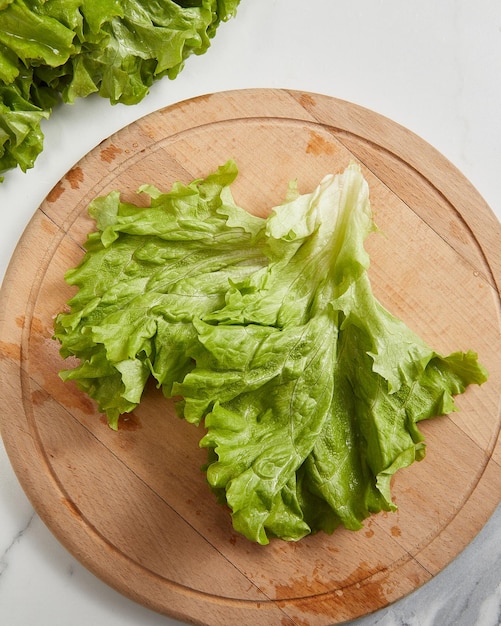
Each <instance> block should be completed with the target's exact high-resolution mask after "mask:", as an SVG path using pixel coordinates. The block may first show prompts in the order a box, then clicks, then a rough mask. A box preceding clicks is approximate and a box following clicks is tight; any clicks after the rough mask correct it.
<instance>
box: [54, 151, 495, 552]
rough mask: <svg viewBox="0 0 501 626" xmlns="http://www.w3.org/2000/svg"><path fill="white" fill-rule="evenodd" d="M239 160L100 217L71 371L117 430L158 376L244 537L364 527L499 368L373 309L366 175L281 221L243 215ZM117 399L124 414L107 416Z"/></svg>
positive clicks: (74, 332)
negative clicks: (449, 416) (434, 344)
mask: <svg viewBox="0 0 501 626" xmlns="http://www.w3.org/2000/svg"><path fill="white" fill-rule="evenodd" d="M236 174H237V170H236V166H235V164H234V163H233V162H231V161H230V162H228V163H227V164H226V165H225V166H222V167H221V168H219V170H218V171H217V172H216V173H215V174H212V175H210V176H209V177H208V178H207V179H205V180H204V181H195V182H194V183H192V184H191V185H188V186H186V187H185V186H183V185H180V184H176V185H174V187H173V189H172V191H171V192H169V193H167V194H163V193H161V192H160V191H159V190H157V189H156V188H154V187H150V186H145V187H143V188H142V190H143V191H145V192H147V193H148V194H149V195H150V197H151V198H152V201H151V206H150V207H149V208H146V209H138V208H137V207H135V206H134V205H130V204H124V203H121V202H120V200H119V197H118V194H116V193H112V194H110V195H109V196H107V197H106V198H104V199H100V200H98V201H96V202H95V203H94V204H93V205H92V207H91V214H92V215H94V216H95V217H96V220H97V225H98V231H97V232H96V233H93V234H91V235H90V237H89V242H88V244H87V247H88V252H87V255H86V257H85V258H84V260H83V262H82V264H81V265H80V266H79V267H78V268H76V269H75V270H72V271H70V272H69V273H68V276H67V280H68V281H69V282H70V283H71V284H75V285H77V286H78V287H79V292H78V293H77V295H76V296H75V297H74V298H73V300H72V301H71V302H70V307H71V310H70V311H69V312H67V313H62V314H60V315H59V316H58V318H57V320H56V332H55V336H56V338H57V339H58V340H59V341H60V342H61V350H62V353H63V355H65V356H67V355H70V354H71V355H74V356H77V357H78V358H80V359H81V364H80V366H79V367H77V368H76V369H74V370H69V371H66V372H63V373H62V376H63V378H65V379H69V378H72V379H74V380H76V381H77V383H78V384H79V385H80V386H81V388H82V389H84V390H85V391H87V393H89V394H90V395H91V396H92V397H94V398H96V399H97V400H98V402H99V403H100V407H101V410H104V411H106V412H107V414H108V419H109V421H110V424H111V425H112V426H113V427H115V428H116V426H117V421H118V417H119V413H120V411H122V410H124V409H125V410H129V408H130V407H133V406H135V405H136V404H137V403H138V402H139V401H140V397H141V393H142V391H143V389H144V384H145V382H146V379H147V378H148V376H149V375H153V376H154V378H155V379H156V380H157V382H158V384H159V385H160V386H161V387H162V389H163V391H164V393H165V395H167V396H181V397H182V400H181V401H179V402H178V403H177V409H178V413H179V415H180V416H181V417H183V418H184V419H186V420H187V421H189V422H192V423H194V424H200V423H203V424H204V426H205V428H206V433H205V435H204V436H203V438H202V439H201V442H200V445H201V446H203V447H206V448H207V450H208V463H207V466H206V472H207V479H208V482H209V484H210V486H211V487H212V489H213V490H214V492H215V493H216V494H217V496H218V499H219V501H220V502H222V503H225V504H226V505H228V506H229V508H230V509H231V514H232V520H233V525H234V528H235V529H236V530H238V531H239V532H241V533H243V534H244V535H245V536H246V537H248V538H249V539H251V540H252V541H256V542H258V543H261V544H266V543H268V542H269V539H270V537H280V538H282V539H286V540H298V539H300V538H301V537H303V536H305V535H307V534H310V533H314V532H318V531H320V530H322V531H325V532H328V533H330V532H332V531H333V530H334V529H335V528H336V527H337V526H339V525H340V524H342V525H344V526H345V527H346V528H348V529H351V530H357V529H359V528H361V527H362V522H363V520H364V519H365V518H366V517H367V516H368V515H370V514H371V513H375V512H378V511H381V510H393V509H394V508H395V505H394V503H393V502H392V498H391V490H390V483H391V478H392V476H393V475H394V474H395V472H396V471H398V470H399V469H401V468H404V467H407V466H409V465H411V464H412V463H413V462H414V461H416V460H417V461H419V460H421V459H422V458H423V457H424V455H425V442H424V440H423V436H422V434H421V432H420V431H419V429H418V423H419V422H420V421H421V420H424V419H429V418H432V417H434V416H437V415H442V414H445V413H449V412H451V411H454V410H455V405H454V395H456V394H459V393H462V392H463V391H464V390H465V389H466V387H467V386H468V385H469V384H472V383H476V384H481V383H483V382H484V381H485V380H486V379H487V372H486V371H485V369H484V368H483V367H482V366H481V365H480V364H479V363H478V359H477V355H476V354H475V353H473V352H467V353H454V354H451V355H449V356H442V355H440V354H437V353H436V352H435V351H434V350H433V349H432V348H431V347H429V346H428V345H427V344H426V343H425V342H424V341H423V340H422V339H420V338H419V337H418V336H417V335H416V334H415V333H413V332H412V331H411V330H410V329H409V328H408V327H407V326H406V325H405V324H404V323H403V322H402V321H400V320H398V319H397V318H395V317H394V316H392V315H391V314H390V313H389V312H388V311H387V310H386V309H384V308H383V307H382V306H381V304H380V303H379V302H378V301H377V300H376V298H375V297H374V295H373V293H372V290H371V285H370V281H369V276H368V268H369V257H368V255H367V252H366V250H365V248H364V240H365V238H366V237H367V236H368V235H369V233H371V232H373V231H374V230H375V226H374V223H373V220H372V215H371V209H370V202H369V190H368V186H367V182H366V181H365V180H364V178H363V176H362V174H361V171H360V168H359V167H358V166H356V165H351V166H349V167H348V168H347V169H346V170H345V171H344V172H343V173H342V174H339V175H336V176H327V177H325V178H324V180H322V181H321V183H320V184H319V186H318V187H317V188H316V189H315V190H314V191H313V192H312V193H310V194H304V195H298V194H297V193H294V189H293V188H292V187H291V189H290V190H289V194H288V198H287V200H286V202H284V203H283V204H282V205H280V206H278V207H274V208H273V209H272V211H271V213H270V216H269V217H268V218H267V219H261V218H256V217H252V216H251V215H249V214H248V213H246V212H245V211H244V210H243V209H241V208H239V207H238V206H236V205H235V204H234V202H233V200H232V198H231V193H230V189H229V186H230V185H231V183H232V182H233V180H234V178H235V176H236ZM110 404H111V406H110Z"/></svg>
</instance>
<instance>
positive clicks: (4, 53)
mask: <svg viewBox="0 0 501 626" xmlns="http://www.w3.org/2000/svg"><path fill="white" fill-rule="evenodd" d="M238 4H239V0H227V1H222V0H197V1H193V2H175V1H174V0H165V1H164V2H157V1H155V0H124V1H121V2H119V1H118V0H12V1H11V2H4V3H2V4H0V173H2V172H5V171H6V170H9V169H12V168H14V167H16V166H18V165H19V166H20V167H21V169H22V170H23V171H25V170H26V169H27V168H29V167H32V166H33V164H34V161H35V159H36V157H37V156H38V154H39V153H40V152H41V150H42V149H43V133H42V130H41V120H42V119H46V118H48V117H49V116H50V115H51V113H52V110H53V106H54V104H55V103H56V102H57V101H58V100H63V101H64V102H67V103H72V102H75V100H76V99H77V98H83V97H86V96H88V95H89V94H91V93H98V94H99V95H100V96H102V97H103V98H107V99H108V100H109V101H110V102H111V103H112V104H116V103H122V104H127V105H133V104H137V103H138V102H140V101H141V100H142V99H143V98H144V97H145V96H146V95H147V94H148V92H149V89H150V87H151V85H152V84H153V83H154V82H155V81H157V80H159V79H161V78H162V77H164V76H168V77H169V78H171V79H174V78H175V77H176V76H177V75H178V74H179V72H180V71H181V70H182V69H183V67H184V63H185V61H186V59H187V58H188V57H189V56H191V55H194V54H196V55H200V54H204V53H205V52H206V51H207V50H208V48H209V46H210V42H211V39H212V38H213V37H214V36H215V34H216V30H217V28H218V26H219V24H220V23H221V22H223V21H226V20H228V19H229V18H231V17H233V16H234V15H235V14H236V10H237V6H238ZM20 91H22V93H23V99H22V101H20V100H19V97H17V96H18V94H19V92H20ZM0 180H1V179H0Z"/></svg>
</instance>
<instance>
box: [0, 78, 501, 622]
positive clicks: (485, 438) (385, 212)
mask: <svg viewBox="0 0 501 626" xmlns="http://www.w3.org/2000/svg"><path fill="white" fill-rule="evenodd" d="M230 157H232V158H234V159H236V161H237V163H238V165H239V170H240V176H239V178H238V179H237V181H236V183H235V185H234V187H233V191H234V196H235V199H236V200H237V202H239V203H240V204H241V205H242V206H244V207H246V208H247V209H248V210H250V211H252V212H254V213H256V214H259V215H264V214H266V212H267V211H268V210H269V208H270V207H271V206H273V205H275V204H278V203H280V202H282V201H283V199H284V195H285V192H286V189H287V184H288V182H289V180H291V179H297V180H298V183H299V188H300V191H301V192H306V191H310V190H311V189H312V188H313V187H314V186H316V184H317V183H318V182H319V181H320V179H321V178H322V177H323V176H324V175H325V174H327V173H330V172H333V173H335V172H337V171H340V170H342V169H344V167H345V166H346V165H348V163H349V162H350V161H352V160H355V161H357V162H359V163H360V164H361V166H362V168H363V172H364V175H365V176H366V178H367V180H368V182H369V186H370V190H371V202H372V206H373V211H374V215H375V220H376V222H377V224H378V227H379V229H380V231H381V232H380V233H378V234H374V235H371V237H370V238H369V240H368V242H367V248H368V250H369V252H370V255H371V268H370V276H371V280H372V283H373V288H374V291H375V293H376V295H377V297H378V298H379V299H380V300H381V302H382V303H383V304H384V305H385V306H386V307H387V308H389V309H390V311H391V312H392V313H394V314H395V315H397V316H399V317H401V318H402V319H403V320H404V321H405V322H406V323H407V324H408V325H409V326H410V327H411V328H412V329H413V330H415V331H416V332H418V333H419V334H420V335H421V336H422V337H423V338H424V339H425V340H426V341H428V342H429V343H430V344H431V345H432V346H433V347H434V348H435V349H436V350H437V351H440V352H443V353H448V352H451V351H454V350H467V349H469V348H471V349H474V350H476V351H477V352H478V353H479V357H480V360H481V362H482V363H483V364H484V365H485V366H486V367H487V369H488V370H489V373H490V378H489V381H488V382H487V383H486V384H485V385H483V386H482V387H481V388H478V387H472V388H469V389H468V391H467V393H466V394H464V395H463V396H461V397H460V398H459V399H458V406H459V411H458V412H456V413H454V414H452V415H450V416H448V417H441V418H437V419H436V420H433V421H431V422H429V423H426V424H423V425H422V430H423V432H424V434H425V437H426V441H427V456H426V458H425V460H424V461H422V462H421V463H417V464H414V465H413V466H412V467H411V468H408V469H407V470H403V471H401V472H400V473H398V474H397V476H396V477H395V478H394V482H393V493H394V495H395V501H396V503H397V505H398V507H399V508H398V511H397V512H396V513H388V514H386V513H385V514H379V515H377V516H373V517H372V518H370V519H369V520H367V522H366V524H365V527H364V528H363V529H362V530H361V531H359V532H357V533H353V532H349V531H345V530H339V531H336V532H335V534H334V535H333V536H330V537H329V536H325V535H317V536H314V537H308V538H306V539H304V540H302V541H300V542H298V543H286V542H281V541H272V542H271V544H270V545H269V546H256V545H253V544H251V543H250V542H248V541H247V540H246V539H244V538H243V537H241V536H239V535H236V534H235V533H234V532H233V530H232V528H231V523H230V519H229V515H228V512H227V511H226V510H225V509H224V508H222V507H220V506H219V505H217V504H216V502H215V500H214V498H213V496H212V494H211V493H210V492H209V489H208V487H207V485H206V483H205V479H204V475H203V473H202V472H201V471H200V466H201V465H202V463H203V462H204V460H205V455H204V452H203V451H202V450H200V449H199V448H198V441H199V439H200V437H201V434H202V433H201V428H198V429H197V428H196V427H194V426H192V425H189V424H186V423H184V422H182V421H180V420H179V419H178V418H177V417H176V416H175V414H174V411H173V407H172V405H171V403H170V402H169V401H167V400H166V399H165V398H163V397H162V396H161V394H160V393H159V392H158V391H157V390H156V389H155V388H154V387H153V386H151V388H150V387H149V388H148V389H147V391H146V394H145V397H144V400H143V402H142V403H141V405H140V407H139V408H138V409H137V410H136V411H135V412H134V413H133V414H131V415H130V416H127V417H124V418H122V419H121V422H120V429H119V431H118V432H113V431H111V430H110V429H109V428H108V427H107V425H106V421H105V419H104V418H103V417H102V416H100V415H99V414H98V413H97V411H96V408H95V406H94V404H93V402H91V401H90V400H89V399H88V398H86V397H85V396H83V395H82V394H81V393H80V392H78V390H77V389H76V388H75V387H74V386H73V385H72V384H68V383H66V384H64V383H62V382H61V380H60V379H59V377H58V371H59V370H60V369H62V367H63V363H62V361H61V359H60V356H59V354H58V346H57V344H56V343H55V342H54V341H53V340H52V339H51V337H52V324H53V319H54V316H55V315H56V314H57V313H58V312H59V311H60V310H61V309H62V308H63V307H64V304H65V302H66V301H67V299H68V298H69V297H70V295H71V294H72V290H71V288H70V287H68V286H67V285H66V284H65V283H64V279H63V276H64V272H65V271H66V270H67V269H69V268H70V267H73V266H75V265H76V264H77V263H78V261H79V260H80V258H81V257H82V255H83V249H82V244H83V242H84V241H85V238H86V235H87V233H88V232H89V231H90V230H92V229H93V227H94V225H93V222H92V221H91V220H90V218H89V217H88V215H87V212H86V208H87V205H88V203H89V201H90V200H91V199H92V198H94V197H95V196H97V195H101V194H103V193H106V192H108V191H110V190H112V189H119V190H120V191H122V192H123V196H124V198H127V199H134V198H135V199H137V198H136V195H135V190H136V189H137V188H138V187H139V185H141V184H143V183H153V184H155V185H156V186H158V187H163V188H165V189H168V188H170V186H171V185H172V183H173V182H175V181H176V180H182V181H184V182H189V181H190V180H192V179H193V178H196V177H201V176H205V175H207V174H208V173H209V172H211V171H213V170H214V169H215V168H216V167H217V166H218V165H220V164H222V163H224V162H225V161H226V160H227V159H228V158H230ZM142 201H144V199H143V200H142ZM500 251H501V228H500V224H499V222H498V221H497V219H496V218H495V216H494V215H493V213H492V212H491V211H490V209H489V207H488V206H486V204H485V202H484V201H483V199H482V198H481V197H480V196H479V194H478V193H477V192H476V191H475V189H474V188H473V187H472V186H471V185H470V184H469V183H468V181H466V180H465V178H464V177H463V176H462V175H461V174H460V172H458V171H457V170H456V169H455V168H454V167H453V166H452V165H451V164H450V163H449V162H448V161H447V160H446V159H445V158H444V157H443V156H441V155H440V154H439V153H438V152H437V151H436V150H434V149H433V148H432V147H431V146H429V145H428V144H426V143H425V142H423V141H422V140H421V139H419V138H418V137H416V136H415V135H413V134H412V133H410V132H409V131H408V130H406V129H404V128H402V127H400V126H398V125H396V124H395V123H393V122H392V121H391V120H388V119H386V118H384V117H381V116H379V115H377V114H375V113H373V112H370V111H367V110H366V109H363V108H361V107H358V106H354V105H352V104H350V103H347V102H343V101H340V100H336V99H333V98H330V97H326V96H321V95H318V94H309V93H302V92H294V91H285V90H259V89H257V90H241V91H235V92H226V93H219V94H211V95H208V96H205V97H201V98H196V99H193V100H189V101H186V102H181V103H179V104H176V105H174V106H171V107H168V108H166V109H164V110H161V111H158V112H156V113H153V114H151V115H149V116H147V117H145V118H143V119H141V120H138V121H137V122H135V123H134V124H132V125H130V126H128V127H127V128H124V129H123V130H121V131H120V132H118V133H117V134H115V135H114V136H112V137H110V138H109V139H107V140H106V141H105V142H103V143H102V144H101V145H99V146H97V147H96V148H95V149H94V150H92V151H91V152H90V153H89V154H88V155H87V156H86V157H84V158H83V159H82V160H81V161H80V162H79V163H77V164H76V165H75V166H74V167H73V168H72V169H71V170H70V171H69V172H68V173H67V174H66V175H65V176H64V177H63V179H62V180H61V181H60V182H59V183H58V184H57V185H56V186H55V188H54V189H53V190H52V192H51V193H50V194H49V195H48V197H47V198H46V200H45V201H44V202H43V204H42V205H41V206H40V207H39V209H38V210H37V211H36V212H35V214H34V216H33V219H32V220H31V222H30V224H29V225H28V227H27V229H26V231H25V233H24V235H23V237H22V239H21V240H20V242H19V244H18V246H17V249H16V251H15V254H14V256H13V258H12V261H11V264H10V266H9V269H8V271H7V274H6V277H5V280H4V284H3V287H2V291H1V299H0V349H1V350H0V377H1V378H0V380H1V389H0V399H1V407H2V408H1V415H0V419H1V432H2V436H3V439H4V442H5V446H6V449H7V452H8V454H9V457H10V459H11V461H12V465H13V467H14V469H15V471H16V473H17V475H18V477H19V480H20V482H21V484H22V485H23V487H24V489H25V491H26V493H27V494H28V496H29V498H30V499H31V501H32V502H33V504H34V506H35V508H36V509H37V511H38V512H39V514H40V515H41V517H42V518H43V519H44V521H45V523H46V524H47V526H48V527H49V528H50V529H51V530H52V532H53V533H54V534H55V535H56V536H57V537H58V539H59V540H60V541H61V542H62V543H63V544H64V545H65V546H66V547H67V549H68V550H69V551H71V552H72V553H73V554H74V555H75V556H76V557H77V558H78V559H79V560H80V561H81V562H82V563H83V564H84V565H85V566H86V567H88V568H89V569H90V570H91V571H92V572H94V573H95V574H96V575H97V576H99V577H100V578H101V579H102V580H103V581H105V582H106V583H108V584H109V585H112V586H113V587H115V588H116V589H118V590H119V591H120V592H121V593H123V594H125V595H127V596H129V597H131V598H133V599H134V600H136V601H137V602H140V603H142V604H144V605H146V606H148V607H150V608H152V609H154V610H156V611H158V612H161V613H164V614H167V615H171V616H173V617H175V618H177V619H179V620H182V621H186V622H189V623H194V624H210V625H216V624H217V625H218V626H222V625H224V624H228V625H230V624H231V625H233V624H235V623H239V624H241V625H242V626H245V625H247V624H248V625H249V626H250V625H251V624H252V625H254V624H260V625H263V626H266V625H268V624H269V625H276V624H282V625H306V624H308V625H310V626H321V625H322V626H325V625H327V624H334V623H340V622H342V621H345V620H347V619H352V618H355V617H358V616H361V615H365V614H368V613H371V612H373V611H375V610H377V609H379V608H382V607H384V606H386V605H388V604H389V603H391V602H394V601H395V600H397V599H399V598H401V597H402V596H403V595H405V594H408V593H410V592H411V591H413V590H414V589H416V588H417V587H419V586H420V585H421V584H423V583H424V582H426V581H427V580H429V579H430V578H432V577H433V576H434V575H435V574H436V573H437V572H439V571H440V570H441V569H443V568H444V567H445V566H446V565H447V564H448V563H449V562H450V561H451V560H452V559H454V557H455V556H456V555H457V554H458V553H459V552H460V551H461V550H462V549H463V548H464V547H465V546H466V545H467V544H468V543H469V542H470V541H471V540H472V538H473V537H474V536H475V535H476V534H477V533H478V531H479V530H480V529H481V527H482V526H483V525H484V524H485V522H486V521H487V519H488V517H489V516H490V514H491V513H492V511H493V510H494V508H495V507H496V505H497V504H498V503H499V501H500V499H501V471H500V466H501V446H500V443H499V431H500V426H501V415H500V393H499V390H500V389H501V364H500V359H499V354H500V353H501V339H500V337H501V335H500V281H501V254H500Z"/></svg>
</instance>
